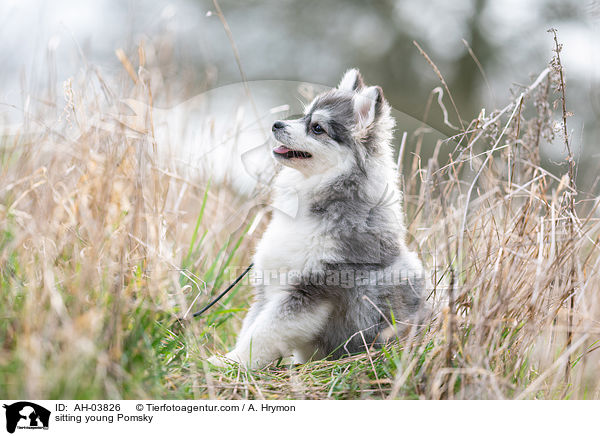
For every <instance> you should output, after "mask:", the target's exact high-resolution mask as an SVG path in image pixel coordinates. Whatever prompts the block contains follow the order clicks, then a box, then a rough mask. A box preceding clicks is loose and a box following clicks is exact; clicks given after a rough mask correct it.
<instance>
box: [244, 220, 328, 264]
mask: <svg viewBox="0 0 600 436" xmlns="http://www.w3.org/2000/svg"><path fill="white" fill-rule="evenodd" d="M330 230H331V229H329V231H328V226H327V223H325V222H323V221H320V220H319V219H317V218H316V217H314V216H311V215H309V214H305V213H299V215H298V216H297V217H290V216H288V215H286V214H284V213H281V212H275V213H274V216H273V220H272V221H271V223H270V224H269V226H268V228H267V230H266V231H265V233H264V235H263V238H262V239H261V241H260V243H259V244H258V247H257V251H256V255H255V264H256V266H257V267H258V268H259V269H262V270H265V271H279V272H283V271H285V272H290V271H294V272H299V273H307V272H310V271H318V270H320V269H321V265H322V263H323V262H332V261H334V260H335V259H336V244H335V240H333V239H332V238H331V236H330V234H329V233H330Z"/></svg>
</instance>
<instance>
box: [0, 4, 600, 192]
mask: <svg viewBox="0 0 600 436" xmlns="http://www.w3.org/2000/svg"><path fill="white" fill-rule="evenodd" d="M219 4H220V7H221V9H222V11H223V14H224V15H225V17H226V19H227V22H228V25H229V28H230V31H231V34H230V35H228V33H227V32H226V30H225V28H224V25H223V23H222V22H221V20H220V19H219V16H218V14H217V13H216V12H217V10H216V8H215V5H214V4H213V3H212V2H211V1H208V0H176V1H170V2H163V1H153V2H149V1H141V0H130V1H117V0H99V1H94V2H91V1H82V2H74V1H64V0H55V1H52V2H46V1H42V0H3V2H2V3H1V4H0V24H1V25H0V47H1V48H2V49H1V50H0V62H1V65H2V66H1V67H0V116H2V117H3V119H4V120H8V121H11V122H18V121H19V120H18V117H19V110H16V111H15V109H19V108H23V107H25V106H27V105H28V104H31V99H30V98H29V99H28V96H37V98H39V99H40V100H42V102H43V98H44V96H47V95H48V92H50V94H52V93H55V96H56V95H57V96H58V98H61V96H62V95H63V83H64V81H65V80H67V79H68V78H69V77H72V76H73V75H76V74H77V73H78V71H81V70H82V69H83V68H86V67H87V66H88V65H90V64H93V65H95V66H96V67H97V68H99V69H101V70H102V71H103V73H104V75H105V76H107V77H113V76H114V77H119V76H123V75H124V74H125V73H124V71H123V66H122V65H121V63H120V62H119V60H118V59H117V57H116V56H115V50H116V49H117V48H122V49H123V50H124V51H125V53H127V54H128V55H129V56H131V57H135V56H137V45H138V44H139V42H140V41H147V42H148V43H152V44H154V45H155V48H156V53H157V54H158V56H157V58H156V59H154V60H153V61H154V62H156V63H158V64H160V65H161V69H162V72H163V79H164V81H165V82H167V83H168V84H169V87H168V88H165V89H168V95H159V96H156V101H157V102H158V104H163V105H166V106H173V105H176V104H178V103H180V102H183V101H185V100H186V99H188V98H190V97H192V96H194V95H197V94H198V93H201V92H205V91H207V90H210V89H214V88H216V87H221V86H224V85H228V84H232V83H238V82H240V80H241V73H240V69H239V66H238V62H237V61H238V60H239V62H240V64H241V68H242V70H243V72H244V74H245V76H246V77H247V79H248V80H251V81H254V80H272V79H276V80H290V81H303V82H310V83H315V84H322V85H326V86H334V85H335V84H336V83H337V82H338V81H339V78H340V77H341V74H342V73H343V71H345V70H346V69H348V68H350V67H358V68H360V70H361V72H362V73H363V75H364V77H365V78H366V81H367V83H369V84H378V85H381V86H382V87H383V89H384V92H385V94H386V96H387V98H388V100H389V101H390V103H391V104H392V106H393V107H394V109H396V110H397V111H400V112H403V113H405V114H408V115H410V116H412V117H414V118H416V119H422V118H423V114H424V111H425V105H426V103H427V100H428V97H429V94H430V92H431V90H432V89H433V88H435V87H437V86H439V84H440V83H439V79H438V78H437V76H436V74H435V72H434V71H433V69H432V68H431V66H430V65H428V63H427V61H426V60H425V59H424V57H423V56H422V55H421V54H420V53H419V51H418V50H417V48H416V47H415V45H414V44H413V40H414V41H417V42H418V43H419V45H420V46H421V47H422V48H423V50H424V51H426V52H427V53H428V54H429V56H430V57H431V59H432V60H433V62H435V64H436V65H437V66H438V67H439V69H440V71H441V72H442V74H443V76H444V78H445V80H446V81H447V83H448V86H449V88H450V90H451V92H452V94H453V96H454V99H455V101H456V104H457V107H458V109H459V112H460V114H461V116H462V118H463V119H465V120H471V119H472V118H474V117H476V116H477V115H478V114H479V112H480V110H481V108H482V107H485V108H486V110H487V113H489V112H491V110H493V109H494V108H502V107H504V106H505V105H506V104H508V103H509V101H510V100H511V99H512V98H514V96H515V95H518V93H519V92H520V91H521V90H522V89H523V86H527V85H528V84H530V83H531V81H532V79H534V78H535V77H536V76H537V75H538V74H539V73H540V72H541V71H542V70H543V69H544V68H545V67H546V66H547V64H548V62H549V60H550V59H551V57H552V55H553V52H552V49H553V44H554V41H553V39H552V35H551V34H549V33H547V30H548V29H549V28H551V27H554V28H556V29H558V35H559V39H560V42H561V43H562V44H563V46H564V48H563V51H562V53H561V58H562V61H563V65H564V68H565V71H566V82H567V109H568V111H570V112H572V113H573V114H574V115H573V116H572V117H571V118H569V120H568V127H569V131H570V133H571V140H572V143H573V148H574V150H575V152H576V154H577V158H578V160H579V162H580V179H581V178H582V174H583V173H585V174H586V177H585V180H582V181H581V186H580V187H581V188H584V189H586V188H589V189H592V188H591V187H592V184H593V181H594V180H595V176H596V173H597V169H598V164H597V163H598V162H600V160H599V159H600V148H599V144H598V142H599V141H598V137H599V134H600V123H599V122H598V119H599V118H600V87H599V85H600V51H599V50H598V46H599V44H600V2H599V1H597V0H524V1H523V0H502V1H491V0H455V1H452V2H448V1H443V0H431V1H428V2H424V1H421V0H397V1H392V0H389V1H385V0H381V1H358V0H350V1H348V0H345V1H341V0H339V1H329V2H320V1H315V0H304V1H298V0H294V1H292V0H277V1H244V2H236V1H230V0H222V1H220V3H219ZM230 36H231V37H232V38H233V41H235V45H236V47H237V50H238V52H239V58H238V59H237V60H236V56H235V53H234V50H233V47H232V43H231V40H230ZM469 47H470V49H472V51H473V53H474V55H475V56H476V58H477V60H478V62H479V64H480V65H477V62H475V60H474V59H473V56H472V55H471V54H470V53H469ZM165 94H167V93H166V92H165ZM49 98H52V95H50V97H49ZM556 98H558V94H557V95H556ZM449 109H450V107H449ZM441 115H442V113H441V110H440V109H439V107H438V106H436V105H433V106H432V109H431V114H430V116H429V118H428V123H429V124H430V125H432V126H433V127H434V128H435V129H437V130H439V131H440V132H443V133H445V134H447V135H451V134H453V133H454V132H453V131H452V130H451V129H450V128H448V126H446V125H444V123H443V121H442V116H441ZM453 115H454V114H453V113H452V111H450V116H451V120H450V121H451V122H453V123H455V124H456V122H457V120H456V117H455V116H453ZM15 117H16V118H17V119H15ZM399 129H400V130H401V129H402V126H399ZM562 144H563V142H562V140H561V138H560V135H557V140H555V143H554V144H548V145H546V148H545V149H544V150H543V154H544V159H545V162H546V164H547V165H549V166H556V164H560V163H561V162H562V161H563V160H564V150H563V148H564V146H563V145H562ZM557 168H558V167H556V168H555V170H557ZM591 176H593V177H591Z"/></svg>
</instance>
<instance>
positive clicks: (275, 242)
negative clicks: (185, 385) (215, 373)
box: [227, 70, 425, 366]
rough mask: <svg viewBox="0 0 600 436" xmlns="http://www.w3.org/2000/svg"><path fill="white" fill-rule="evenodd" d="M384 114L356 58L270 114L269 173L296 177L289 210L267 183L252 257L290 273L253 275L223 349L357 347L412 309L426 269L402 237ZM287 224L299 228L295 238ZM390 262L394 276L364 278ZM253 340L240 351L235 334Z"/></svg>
mask: <svg viewBox="0 0 600 436" xmlns="http://www.w3.org/2000/svg"><path fill="white" fill-rule="evenodd" d="M367 97H368V98H367ZM369 99H371V100H369ZM315 123H318V124H319V127H320V129H321V130H323V132H322V133H320V130H319V129H317V128H315ZM393 126H394V121H393V119H392V118H391V116H390V107H389V105H388V103H387V102H386V100H385V99H384V97H383V92H382V90H381V88H379V87H369V88H366V87H365V85H364V83H363V80H362V77H361V76H360V74H359V73H358V71H356V70H351V71H349V72H348V73H346V75H345V76H344V78H343V79H342V82H341V83H340V86H339V87H338V88H336V89H333V90H331V91H329V92H326V93H324V94H321V95H319V96H317V97H316V98H315V99H314V101H313V102H312V103H311V105H310V106H309V107H308V108H307V111H306V113H305V114H304V116H303V117H302V118H300V119H298V120H293V121H291V120H288V121H281V122H279V124H277V123H276V125H275V127H274V129H273V130H274V136H275V139H276V140H277V141H278V143H279V144H282V145H283V147H284V148H283V149H281V148H280V149H275V150H274V156H275V158H276V160H278V161H279V162H280V163H282V164H283V165H284V166H285V168H284V169H283V170H282V171H281V172H280V173H279V175H278V179H279V181H280V182H282V183H283V184H284V185H286V186H288V187H290V186H292V187H294V188H296V189H297V195H298V202H299V210H298V215H297V217H295V218H293V219H292V218H289V217H280V216H278V215H276V214H277V207H279V205H280V204H282V203H285V201H287V198H286V196H287V195H289V194H286V193H285V192H287V191H285V190H283V189H282V190H280V192H276V195H275V200H274V206H275V212H274V218H273V221H272V222H271V224H270V225H269V228H268V229H267V231H266V232H265V235H264V236H263V240H262V241H261V243H259V246H258V249H257V253H256V256H255V265H256V268H257V269H258V270H261V269H263V268H264V269H269V268H272V269H278V270H280V271H285V272H286V274H287V273H288V272H289V271H290V270H292V269H294V268H295V267H296V266H297V267H298V277H297V280H296V281H294V283H293V284H292V283H290V281H287V282H286V284H285V285H283V286H273V285H269V284H265V283H261V284H259V285H257V286H256V300H255V302H254V303H253V305H252V307H251V309H250V311H249V313H248V315H247V316H246V319H245V320H244V325H243V327H242V331H241V332H240V336H239V338H238V344H237V345H236V349H234V350H233V351H232V352H231V353H229V354H228V355H227V357H228V358H230V359H233V360H237V361H240V362H245V363H249V364H250V365H252V366H258V365H262V364H265V363H268V361H270V360H272V359H274V358H277V357H285V354H288V353H291V352H294V354H295V355H296V354H298V355H300V357H299V358H298V359H297V360H299V361H305V360H306V359H308V358H310V357H312V358H323V357H330V358H338V357H340V356H342V355H343V354H345V353H354V352H358V351H362V350H364V345H365V343H366V344H367V345H369V346H370V345H376V346H377V345H381V344H382V343H384V342H385V339H386V338H387V335H384V334H383V332H384V330H386V329H388V328H389V327H390V323H391V320H392V319H395V320H399V321H401V323H400V324H398V325H402V326H406V325H409V324H410V323H415V322H418V321H419V318H420V313H421V308H422V306H423V303H424V300H425V274H424V270H423V267H422V265H421V262H420V261H419V259H418V258H417V256H416V255H415V254H414V253H412V252H410V251H409V250H408V248H407V247H406V244H405V242H404V234H405V227H404V223H403V219H402V208H401V195H400V192H399V190H398V183H397V170H396V168H395V165H394V161H393V158H392V154H393V153H392V145H391V138H392V129H393ZM315 132H317V133H315ZM287 149H289V150H296V151H299V152H303V153H310V155H309V156H310V157H309V158H291V159H290V158H289V157H288V158H286V157H285V156H286V155H285V154H283V153H281V150H284V151H285V150H287ZM304 156H306V155H304ZM336 159H337V160H336ZM323 162H340V164H339V165H337V164H332V165H325V164H323ZM300 173H301V175H300ZM284 182H285V183H284ZM284 191H285V192H284ZM306 226H308V227H310V229H309V230H304V228H303V227H306ZM287 228H289V229H290V233H289V235H290V236H289V239H288V238H287V237H286V231H287ZM291 232H297V233H300V234H301V236H298V237H296V239H294V236H295V233H291ZM302 232H305V233H302ZM303 235H304V236H303ZM302 238H304V239H305V240H306V246H303V245H301V244H302V243H303V239H302ZM314 241H323V243H322V244H318V243H317V244H316V245H315V243H314ZM288 243H289V246H287V245H286V244H288ZM294 244H295V245H294ZM298 244H300V245H298ZM310 244H313V245H310ZM293 247H296V248H293ZM286 250H287V251H286ZM294 250H296V251H298V252H300V253H296V251H294ZM296 257H298V259H297V260H296V259H295V258H296ZM394 274H396V275H395V276H394V277H395V280H391V281H390V280H379V281H377V282H374V281H373V278H376V277H379V278H380V279H381V278H382V277H387V278H389V275H392V276H393V275H394ZM342 277H343V278H344V279H343V280H342ZM288 278H289V277H288ZM270 307H271V309H269V308H270ZM273 307H274V309H273ZM269 310H271V312H272V313H271V312H269V315H267V312H268V311H269ZM392 313H393V315H392ZM265 326H266V327H265ZM279 328H281V329H287V331H285V332H279V331H278V329H279ZM269 329H271V332H269ZM294 329H297V330H298V332H297V334H296V332H294ZM396 333H398V332H396ZM252 341H254V346H255V347H256V353H258V354H259V356H257V357H255V356H253V357H252V362H246V361H247V360H249V359H250V357H248V356H249V352H248V351H247V350H246V349H245V348H248V345H247V344H246V343H248V342H252ZM269 341H272V343H273V344H274V345H273V346H270V345H272V344H269ZM296 350H301V352H300V353H296Z"/></svg>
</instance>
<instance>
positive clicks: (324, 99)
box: [272, 69, 394, 175]
mask: <svg viewBox="0 0 600 436" xmlns="http://www.w3.org/2000/svg"><path fill="white" fill-rule="evenodd" d="M393 125H394V122H393V120H392V118H391V117H390V108H389V105H388V104H387V102H386V101H385V99H384V97H383V91H382V90H381V88H380V87H379V86H368V87H367V86H365V84H364V83H363V80H362V77H361V75H360V73H359V72H358V70H356V69H352V70H349V71H347V72H346V74H344V77H343V78H342V80H341V82H340V84H339V85H338V87H337V88H334V89H332V90H330V91H327V92H325V93H323V94H320V95H318V96H317V97H315V99H314V100H313V101H312V102H311V104H310V105H309V106H308V107H307V108H306V111H305V113H304V116H303V117H302V118H299V119H296V120H285V121H276V122H275V123H274V124H273V128H272V130H273V136H274V137H275V139H276V140H277V142H278V144H277V146H276V147H275V148H274V149H273V155H274V156H275V159H276V160H277V161H279V162H280V163H282V164H283V165H286V166H288V167H291V168H295V169H297V170H299V171H301V172H302V173H304V174H306V175H313V174H321V173H324V172H326V171H328V170H329V169H330V168H342V167H346V166H350V165H352V164H356V165H358V166H359V167H360V168H361V170H362V171H363V172H364V171H365V169H364V165H365V161H366V159H367V158H368V156H369V155H377V154H380V153H382V152H383V151H385V150H386V149H389V142H390V140H391V135H392V128H393Z"/></svg>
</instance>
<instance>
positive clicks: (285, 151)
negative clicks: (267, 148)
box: [273, 145, 312, 159]
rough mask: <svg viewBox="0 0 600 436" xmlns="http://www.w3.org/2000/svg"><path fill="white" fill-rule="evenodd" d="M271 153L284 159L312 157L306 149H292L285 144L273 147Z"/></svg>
mask: <svg viewBox="0 0 600 436" xmlns="http://www.w3.org/2000/svg"><path fill="white" fill-rule="evenodd" d="M273 153H274V154H275V155H276V156H279V157H282V158H284V159H308V158H311V157H312V154H310V153H308V152H306V151H300V150H292V149H290V148H287V147H286V146H285V145H280V146H279V147H277V148H274V149H273Z"/></svg>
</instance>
